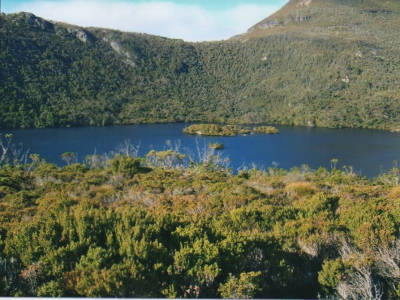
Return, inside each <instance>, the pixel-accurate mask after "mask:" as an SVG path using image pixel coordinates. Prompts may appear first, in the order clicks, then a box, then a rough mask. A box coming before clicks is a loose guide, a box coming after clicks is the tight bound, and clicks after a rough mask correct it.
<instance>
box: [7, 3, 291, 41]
mask: <svg viewBox="0 0 400 300" xmlns="http://www.w3.org/2000/svg"><path fill="white" fill-rule="evenodd" d="M1 1H2V6H3V11H5V12H6V13H11V12H17V11H29V12H33V13H34V14H36V15H38V16H41V17H44V18H47V19H51V20H56V21H63V22H67V23H72V24H77V25H81V26H96V27H106V28H113V29H120V30H124V31H135V32H145V33H149V34H155V35H162V36H167V37H171V38H180V39H184V40H187V41H205V40H208V41H211V40H221V39H226V38H229V37H231V36H233V35H236V34H240V33H243V32H245V31H246V30H247V29H248V28H249V27H250V26H252V25H254V24H255V23H257V22H258V21H261V20H262V19H264V18H266V17H267V16H269V15H271V14H272V13H274V12H275V11H276V10H278V9H279V8H280V7H282V6H283V5H284V4H285V3H286V2H287V1H288V0H151V1H146V0H114V1H106V0H1Z"/></svg>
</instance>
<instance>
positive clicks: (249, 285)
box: [218, 272, 261, 299]
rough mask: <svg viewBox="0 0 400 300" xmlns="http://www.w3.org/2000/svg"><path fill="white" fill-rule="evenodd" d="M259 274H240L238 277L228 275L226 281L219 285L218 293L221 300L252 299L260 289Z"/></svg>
mask: <svg viewBox="0 0 400 300" xmlns="http://www.w3.org/2000/svg"><path fill="white" fill-rule="evenodd" d="M260 276H261V272H249V273H241V274H240V277H239V278H237V277H234V276H232V274H230V275H229V278H228V281H227V282H226V283H224V284H221V286H220V287H219V289H218V291H219V292H220V294H221V296H222V297H223V298H228V299H252V298H254V297H255V296H256V295H257V292H258V291H260V290H261V288H260V283H259V280H260Z"/></svg>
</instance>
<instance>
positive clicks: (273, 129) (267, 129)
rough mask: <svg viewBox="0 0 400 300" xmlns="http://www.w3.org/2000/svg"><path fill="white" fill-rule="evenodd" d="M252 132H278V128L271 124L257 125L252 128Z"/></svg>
mask: <svg viewBox="0 0 400 300" xmlns="http://www.w3.org/2000/svg"><path fill="white" fill-rule="evenodd" d="M253 132H254V133H263V134H278V133H279V130H278V129H277V128H276V127H273V126H258V127H254V128H253Z"/></svg>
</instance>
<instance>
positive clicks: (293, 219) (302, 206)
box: [0, 150, 400, 299]
mask: <svg viewBox="0 0 400 300" xmlns="http://www.w3.org/2000/svg"><path fill="white" fill-rule="evenodd" d="M63 158H64V159H65V160H66V162H67V163H68V165H66V166H65V167H57V166H55V165H53V164H49V163H46V162H45V161H43V160H42V159H40V157H38V156H37V155H32V156H31V160H30V162H28V163H23V164H20V163H18V161H15V162H14V163H13V164H6V163H5V162H6V161H5V160H3V163H2V166H0V198H1V201H0V237H1V238H0V295H2V296H6V295H8V296H54V297H56V296H64V297H67V296H87V297H186V298H196V297H201V298H213V297H225V298H254V297H257V298H316V297H317V296H318V295H321V296H326V297H328V296H341V297H343V298H344V299H398V297H400V292H399V291H400V285H399V284H400V275H399V274H400V272H399V264H400V256H399V253H400V241H399V230H400V228H399V221H398V220H399V218H400V202H399V199H400V186H399V180H400V175H399V170H398V169H393V170H392V171H391V172H389V173H387V174H384V175H382V176H380V177H379V178H377V179H376V180H374V181H368V180H367V179H365V178H362V177H358V176H356V175H355V174H354V173H352V172H351V169H345V170H338V169H336V167H335V163H336V161H334V160H333V161H332V169H330V170H326V169H322V168H321V169H319V170H316V171H312V170H310V169H309V168H308V167H307V166H303V167H301V168H295V169H293V170H291V171H289V172H288V171H284V170H279V169H275V168H271V169H269V170H268V171H260V170H256V169H252V170H245V171H242V172H240V173H239V174H237V175H234V174H232V173H231V172H230V171H229V170H228V169H225V168H223V167H221V166H220V165H219V164H218V159H216V157H215V156H212V155H211V156H205V157H204V158H205V159H204V160H203V162H202V163H200V164H196V163H193V162H192V163H191V164H185V162H184V160H185V157H184V156H183V155H181V154H179V153H176V152H174V151H172V150H169V151H164V152H156V151H151V152H150V153H149V154H148V155H147V156H146V158H134V157H130V156H126V154H122V153H121V154H117V155H116V156H115V157H114V158H110V159H107V158H104V157H100V156H96V155H94V156H90V157H88V158H87V160H86V162H85V163H84V164H74V163H73V155H72V154H70V153H66V154H64V155H63Z"/></svg>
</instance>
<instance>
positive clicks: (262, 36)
mask: <svg viewBox="0 0 400 300" xmlns="http://www.w3.org/2000/svg"><path fill="white" fill-rule="evenodd" d="M398 32H400V3H398V1H395V0H390V1H374V0H364V1H362V0H292V1H290V2H289V3H288V4H287V5H286V6H285V7H283V8H282V10H280V11H279V12H277V13H276V14H274V15H273V16H271V17H269V18H267V19H266V20H263V21H261V22H260V23H258V24H257V25H255V26H254V27H252V28H251V29H250V30H249V31H248V32H247V33H245V34H243V35H241V36H237V37H235V38H233V39H231V40H229V41H225V42H212V43H186V42H183V41H180V40H171V39H166V38H162V37H155V36H150V35H143V34H135V33H124V32H119V31H112V30H106V29H98V28H79V27H76V26H72V25H68V24H60V23H51V22H47V21H45V20H43V19H40V18H38V17H36V16H34V15H31V14H27V13H21V14H15V15H7V16H2V17H0V79H1V83H0V99H1V100H0V126H1V127H3V128H5V127H7V128H10V127H47V126H77V125H108V124H131V123H140V122H169V121H212V122H237V123H263V122H266V123H281V124H291V125H308V126H329V127H341V126H346V127H367V128H381V129H398V128H400V92H399V89H398V87H399V86H400V47H399V46H400V36H399V35H398Z"/></svg>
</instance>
